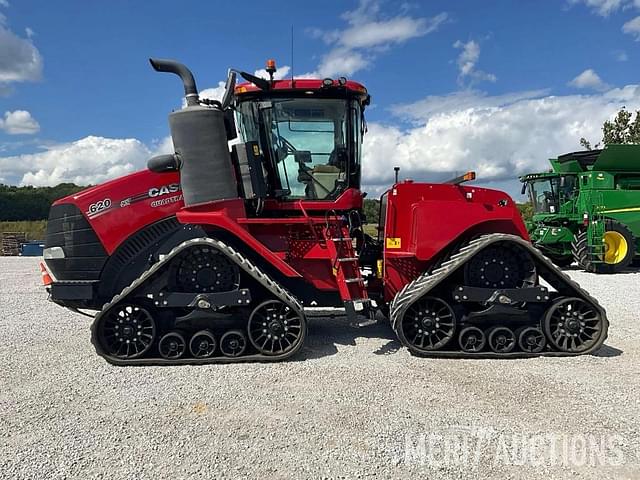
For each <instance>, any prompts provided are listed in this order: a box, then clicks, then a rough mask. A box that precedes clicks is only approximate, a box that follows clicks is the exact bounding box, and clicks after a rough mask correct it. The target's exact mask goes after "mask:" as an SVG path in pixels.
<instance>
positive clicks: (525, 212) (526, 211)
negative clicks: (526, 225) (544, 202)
mask: <svg viewBox="0 0 640 480" xmlns="http://www.w3.org/2000/svg"><path fill="white" fill-rule="evenodd" d="M517 206H518V210H520V215H522V218H523V220H524V221H525V222H526V221H529V220H531V218H532V217H533V205H531V202H526V203H518V204H517Z"/></svg>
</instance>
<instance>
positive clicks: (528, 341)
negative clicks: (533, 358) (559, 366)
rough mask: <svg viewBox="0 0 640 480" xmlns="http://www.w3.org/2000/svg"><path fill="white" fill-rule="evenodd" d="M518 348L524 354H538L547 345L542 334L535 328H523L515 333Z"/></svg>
mask: <svg viewBox="0 0 640 480" xmlns="http://www.w3.org/2000/svg"><path fill="white" fill-rule="evenodd" d="M516 335H517V337H518V346H519V347H520V350H522V351H523V352H526V353H540V352H541V351H542V350H544V347H545V346H546V345H547V339H546V338H544V333H542V331H541V330H540V329H539V328H536V327H525V328H522V329H520V330H518V331H517V332H516Z"/></svg>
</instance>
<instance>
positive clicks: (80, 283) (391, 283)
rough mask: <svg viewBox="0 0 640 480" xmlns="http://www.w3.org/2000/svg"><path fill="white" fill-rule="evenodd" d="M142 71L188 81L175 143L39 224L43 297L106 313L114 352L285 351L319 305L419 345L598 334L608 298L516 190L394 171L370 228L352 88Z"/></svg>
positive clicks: (542, 351)
mask: <svg viewBox="0 0 640 480" xmlns="http://www.w3.org/2000/svg"><path fill="white" fill-rule="evenodd" d="M151 65H152V66H153V68H154V69H155V70H157V71H161V72H171V73H174V74H176V75H178V76H180V78H181V79H182V82H183V84H184V89H185V98H186V105H185V107H184V108H182V109H181V110H178V111H175V112H173V113H171V114H170V115H169V123H170V127H171V135H172V139H173V145H174V149H175V154H171V155H162V156H159V157H154V158H152V159H151V160H150V161H149V163H148V169H147V170H145V171H140V172H137V173H134V174H131V175H128V176H125V177H122V178H118V179H116V180H113V181H110V182H107V183H104V184H102V185H98V186H95V187H91V188H89V189H87V190H85V191H83V192H81V193H79V194H76V195H73V196H70V197H67V198H63V199H61V200H58V201H57V202H56V203H55V204H54V205H53V206H52V207H51V212H50V216H49V223H48V229H47V240H46V249H45V254H44V258H45V262H46V265H43V267H42V268H43V274H44V276H45V278H49V277H50V279H51V280H50V281H47V282H46V283H47V284H48V286H47V289H48V291H49V294H50V296H51V299H52V300H53V301H54V302H55V303H57V304H59V305H62V306H65V307H68V308H71V309H73V310H75V311H79V310H85V309H89V310H96V311H97V313H96V315H95V319H94V321H93V324H92V327H91V332H92V342H93V344H94V345H95V348H96V351H97V353H98V354H99V355H101V356H102V357H104V358H105V359H106V360H107V361H108V362H111V363H113V364H116V365H150V364H184V363H189V364H199V363H212V362H237V361H272V360H283V359H286V358H289V357H291V356H292V355H294V354H295V353H296V352H297V351H299V350H300V348H301V347H302V345H303V343H304V339H305V335H306V333H307V316H308V315H311V314H312V312H313V311H314V310H316V309H317V308H320V307H325V308H326V307H344V310H345V313H346V316H347V317H348V318H349V319H351V320H353V321H359V322H360V323H361V324H367V323H371V322H372V321H373V318H374V316H375V315H376V314H378V316H379V317H380V316H382V315H384V316H386V317H388V319H389V322H390V325H391V328H392V329H393V331H394V332H395V334H396V335H397V337H398V339H399V340H400V342H401V343H402V344H403V345H405V346H406V347H407V348H408V349H409V350H410V351H411V352H412V353H414V354H417V355H423V356H432V357H436V356H440V357H442V356H445V357H470V358H480V357H522V356H535V355H577V354H584V353H590V352H593V351H595V350H597V349H598V348H600V346H601V345H602V344H603V342H604V340H605V338H606V335H607V327H608V323H607V318H606V314H605V311H604V310H603V308H602V307H601V306H600V305H599V304H598V303H597V301H596V300H594V299H593V298H592V297H591V296H589V294H588V293H587V292H585V291H584V290H582V289H581V288H580V287H579V286H578V285H577V284H576V283H574V282H573V281H571V280H570V279H569V278H568V277H567V276H566V275H564V274H563V273H562V272H561V271H559V270H558V269H557V268H555V267H554V266H553V264H552V263H551V262H550V261H549V260H548V259H547V258H545V257H544V256H543V255H542V254H540V253H539V252H538V251H537V250H536V249H534V248H532V247H531V245H530V243H529V241H528V235H527V230H526V228H525V226H524V224H523V222H522V219H521V217H520V214H519V213H518V210H517V208H516V205H515V204H514V202H513V200H512V199H511V198H510V197H509V196H508V195H506V194H505V193H503V192H500V191H496V190H490V189H484V188H477V187H472V186H466V185H463V182H464V181H466V180H469V179H470V175H466V176H463V177H461V178H458V179H454V180H452V181H451V182H448V183H444V184H432V183H416V182H412V181H411V180H405V181H402V182H398V181H397V178H396V182H395V183H394V184H393V185H391V186H390V188H389V189H388V190H387V191H386V192H385V193H384V194H383V195H382V197H381V198H380V223H379V226H378V234H377V236H376V238H374V237H373V236H370V235H368V234H366V233H365V232H364V231H363V225H364V223H365V218H364V216H363V210H362V206H363V198H364V196H365V194H364V193H363V192H362V191H361V190H360V181H361V165H360V158H361V145H362V137H363V135H364V133H365V132H366V127H365V122H364V111H365V108H366V107H367V105H369V101H370V97H369V94H368V93H367V90H366V88H365V87H364V86H362V85H361V84H359V83H356V82H353V81H349V80H346V79H345V78H339V79H337V80H333V79H329V78H326V79H324V80H310V79H295V80H294V79H288V80H273V73H274V72H275V64H273V63H272V62H269V63H268V65H267V71H268V72H269V73H270V74H271V77H272V78H271V80H265V79H262V78H258V77H255V76H253V75H251V74H248V73H246V72H236V71H234V70H230V73H229V77H228V80H227V85H226V93H225V95H224V98H223V99H222V101H220V102H219V101H213V100H208V99H203V98H199V95H198V91H197V89H196V85H195V81H194V79H193V75H192V74H191V72H190V71H189V70H188V69H187V68H186V67H185V66H184V65H181V64H179V63H177V62H174V61H169V60H154V59H152V60H151ZM237 74H239V75H240V76H242V78H243V79H244V80H245V81H246V83H242V84H239V85H236V75H237ZM237 137H239V138H237ZM232 140H233V141H232ZM230 144H231V145H232V147H231V148H230V147H229V145H230ZM389 160H390V162H392V161H393V159H389ZM425 161H428V160H427V159H425ZM396 177H397V174H396ZM541 279H544V283H541ZM313 307H316V308H315V309H314V308H313Z"/></svg>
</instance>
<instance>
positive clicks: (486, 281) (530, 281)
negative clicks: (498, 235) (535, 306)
mask: <svg viewBox="0 0 640 480" xmlns="http://www.w3.org/2000/svg"><path fill="white" fill-rule="evenodd" d="M464 280H465V284H466V285H469V286H472V287H482V288H521V287H528V286H531V285H535V283H536V280H537V274H536V266H535V264H534V263H533V259H532V258H531V254H529V252H527V251H526V250H524V249H523V248H522V247H520V246H519V245H514V244H513V243H510V242H501V243H496V244H493V245H490V246H488V247H487V248H485V249H483V250H480V251H479V252H478V253H477V254H476V255H474V257H473V258H472V259H471V260H469V261H468V262H467V264H466V265H465V268H464Z"/></svg>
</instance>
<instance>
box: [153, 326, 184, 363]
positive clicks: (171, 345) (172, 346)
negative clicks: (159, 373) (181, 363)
mask: <svg viewBox="0 0 640 480" xmlns="http://www.w3.org/2000/svg"><path fill="white" fill-rule="evenodd" d="M186 350H187V345H186V342H185V340H184V337H183V336H182V334H181V333H180V332H169V333H167V334H165V335H164V336H163V337H162V338H161V339H160V342H158V352H159V353H160V356H161V357H162V358H166V359H170V360H174V359H176V358H180V357H181V356H182V355H184V352H185V351H186Z"/></svg>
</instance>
